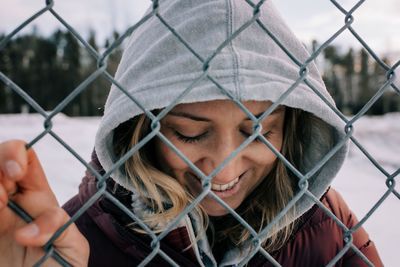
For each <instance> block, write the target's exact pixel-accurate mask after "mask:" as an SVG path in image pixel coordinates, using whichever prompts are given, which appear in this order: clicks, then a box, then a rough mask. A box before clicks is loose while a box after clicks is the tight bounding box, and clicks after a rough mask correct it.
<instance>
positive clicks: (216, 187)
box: [211, 177, 239, 192]
mask: <svg viewBox="0 0 400 267" xmlns="http://www.w3.org/2000/svg"><path fill="white" fill-rule="evenodd" d="M238 182H239V177H237V178H236V179H234V180H232V181H231V182H229V183H227V184H215V183H211V189H212V190H214V191H219V192H223V191H226V190H229V189H232V188H233V187H234V186H235V185H236V184H237V183H238Z"/></svg>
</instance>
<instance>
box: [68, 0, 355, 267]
mask: <svg viewBox="0 0 400 267" xmlns="http://www.w3.org/2000/svg"><path fill="white" fill-rule="evenodd" d="M151 14H153V15H152V16H150V15H151ZM171 28H173V29H174V32H172V31H171ZM228 39H229V41H227V40H228ZM309 57H310V55H309V54H308V53H307V51H306V49H305V47H304V46H303V44H302V43H301V42H300V41H299V40H298V39H297V38H296V37H295V35H294V34H293V33H292V31H291V30H290V29H289V28H288V26H287V25H286V23H285V22H284V21H283V19H282V18H281V17H280V15H279V14H278V12H277V10H276V9H275V7H274V6H273V4H272V1H265V2H264V3H263V4H262V5H261V6H259V7H258V6H256V4H252V3H251V1H234V0H202V1H198V0H185V1H182V0H181V1H179V0H161V1H159V3H158V6H157V7H156V9H155V10H154V11H153V9H150V10H149V11H148V12H147V13H146V15H145V19H144V22H143V24H141V26H140V27H138V28H137V29H136V30H135V31H134V32H133V33H132V35H131V36H130V39H129V42H128V44H127V47H126V48H125V51H124V53H123V56H122V59H121V62H120V64H119V67H118V70H117V72H116V75H115V81H116V82H115V83H114V84H113V85H112V87H111V91H110V94H109V97H108V99H107V102H106V105H105V109H104V116H103V117H102V120H101V123H100V126H99V129H98V132H97V135H96V139H95V151H96V154H97V158H96V161H97V159H98V163H99V166H101V168H102V169H104V171H105V172H108V171H110V170H111V169H112V168H113V164H114V163H115V162H116V161H117V160H118V157H117V156H116V155H114V152H113V151H114V149H113V134H114V130H115V129H116V128H117V127H118V126H119V125H120V124H122V123H123V122H125V121H127V120H129V119H131V118H133V117H135V116H137V115H140V114H142V113H144V112H145V111H146V112H147V111H151V110H154V109H163V108H166V107H169V106H170V105H175V104H177V103H193V102H201V101H209V100H220V99H231V98H235V99H237V100H239V101H247V100H260V101H261V100H262V101H264V100H269V101H272V102H277V101H278V102H279V103H280V104H282V105H285V106H288V107H292V108H298V109H302V110H304V111H307V112H309V113H311V114H313V115H314V116H316V117H318V118H320V119H322V121H323V125H311V128H312V136H311V138H310V139H309V140H307V145H306V147H305V151H304V159H303V165H302V166H300V167H299V171H300V172H301V173H303V174H307V173H308V172H310V171H311V170H313V168H314V167H315V166H317V165H319V166H320V168H319V169H318V170H313V175H307V176H306V178H308V179H307V182H308V184H305V186H306V187H305V188H303V189H307V190H308V191H309V192H310V193H312V194H313V195H314V196H315V197H316V198H317V199H320V198H321V197H322V196H323V194H324V193H325V192H327V189H328V187H329V185H330V183H331V181H332V179H333V178H334V177H335V175H336V173H337V172H338V170H339V169H340V167H341V165H342V164H343V161H344V159H345V155H346V153H347V149H348V143H347V141H346V140H347V139H348V138H346V132H345V123H344V122H343V120H341V118H340V117H339V116H338V115H337V114H336V113H335V112H334V110H335V104H334V102H333V100H332V98H331V96H330V95H329V93H328V92H327V89H326V88H325V85H324V83H323V81H322V79H321V75H320V74H319V72H318V70H317V68H316V66H315V64H314V62H313V61H311V60H309ZM122 89H123V90H122ZM288 92H290V93H289V94H287V93H288ZM126 93H128V94H129V95H130V97H128V96H127V94H126ZM284 94H285V97H282V96H283V95H284ZM176 99H178V100H176ZM321 159H324V160H325V161H326V162H325V163H324V164H320V163H321ZM111 179H112V180H113V182H115V183H116V185H118V186H120V187H121V188H123V189H124V190H126V191H127V192H130V194H131V199H130V200H129V201H128V202H130V203H128V204H127V205H128V208H130V209H132V210H133V212H134V213H135V214H136V215H137V216H138V217H139V218H140V217H141V215H142V214H143V213H144V212H146V211H147V209H148V207H146V206H145V204H144V203H142V202H141V201H140V198H138V197H137V195H138V194H137V193H136V192H135V191H136V189H135V188H134V187H133V186H132V184H131V182H130V180H129V179H128V177H127V175H126V174H125V173H124V171H123V170H122V168H117V169H116V170H115V171H113V172H112V173H111ZM314 204H315V202H313V201H312V200H311V199H310V198H309V197H308V196H306V195H303V196H302V197H301V198H300V199H299V201H298V202H297V203H296V212H297V213H296V218H300V217H301V216H303V215H304V214H305V213H306V212H307V211H309V210H310V209H311V208H312V206H313V205H314ZM67 206H68V205H67ZM89 213H90V212H89ZM95 217H96V218H98V217H99V216H98V214H97V213H96V216H95ZM100 217H101V216H100ZM196 223H197V221H196V215H195V214H189V215H187V216H184V218H183V219H182V220H181V221H180V223H179V225H177V226H176V228H175V229H180V228H181V227H184V228H185V229H186V231H187V232H188V233H189V235H188V236H193V232H195V233H194V234H197V233H196V229H199V225H196ZM100 224H101V223H100ZM78 227H79V224H78ZM192 244H193V253H194V254H196V255H195V256H196V257H197V259H198V261H199V262H200V265H205V266H215V265H217V263H216V261H215V259H214V257H213V255H212V252H211V249H210V244H209V243H208V240H207V239H206V237H202V238H200V239H198V240H197V241H196V240H193V239H192ZM251 249H252V247H251V245H249V246H247V247H246V246H245V247H241V248H234V249H232V250H230V251H227V252H226V253H225V255H224V257H223V259H222V261H221V262H220V263H219V264H220V265H221V266H228V265H234V264H239V263H240V262H241V261H242V260H243V259H245V257H246V256H247V255H248V253H250V251H251ZM200 254H201V255H200Z"/></svg>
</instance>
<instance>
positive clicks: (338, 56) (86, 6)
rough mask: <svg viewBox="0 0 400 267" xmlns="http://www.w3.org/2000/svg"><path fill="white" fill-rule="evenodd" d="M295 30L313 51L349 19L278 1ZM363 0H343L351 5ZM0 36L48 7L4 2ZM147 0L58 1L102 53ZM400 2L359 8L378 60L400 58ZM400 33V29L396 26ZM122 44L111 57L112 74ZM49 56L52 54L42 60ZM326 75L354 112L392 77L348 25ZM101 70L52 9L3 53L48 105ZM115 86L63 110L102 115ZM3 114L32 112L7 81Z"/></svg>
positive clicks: (323, 8) (358, 19) (8, 69)
mask: <svg viewBox="0 0 400 267" xmlns="http://www.w3.org/2000/svg"><path fill="white" fill-rule="evenodd" d="M275 2H276V5H277V7H278V9H279V10H280V11H281V13H282V15H283V17H284V18H285V19H286V20H287V22H288V24H289V25H290V27H291V28H292V29H293V31H294V32H295V33H296V35H297V36H298V37H299V38H300V39H301V40H302V41H303V43H304V45H305V46H306V47H307V49H308V50H309V51H310V52H312V51H313V50H315V49H317V48H318V47H319V46H320V45H321V44H322V43H323V42H325V41H326V40H327V39H329V38H330V37H331V36H332V35H333V34H334V33H335V32H336V31H337V30H339V29H340V28H341V27H342V26H343V25H344V19H345V16H344V15H343V13H341V12H340V10H339V9H338V8H336V7H335V6H334V5H333V4H332V3H331V2H330V1H328V0H326V1H311V0H305V1H292V0H280V1H275ZM357 2H358V1H350V0H347V1H339V3H340V4H341V5H342V6H343V7H344V8H347V9H348V10H349V9H351V8H352V7H353V6H354V5H355V4H356V3H357ZM1 4H2V8H1V10H0V17H1V24H0V39H2V38H3V37H4V35H6V34H8V33H10V32H11V31H12V30H13V29H15V28H16V27H17V26H18V25H19V24H21V23H22V22H23V21H24V20H26V19H27V18H29V17H30V16H31V15H32V14H34V13H35V12H36V11H38V10H40V9H41V8H43V7H44V6H45V3H44V1H38V0H35V1H27V0H13V1H7V0H1ZM150 4H151V2H150V1H149V0H140V1H139V0H136V1H128V0H113V1H111V0H96V1H94V0H86V1H76V0H75V1H74V0H72V1H55V4H54V10H55V11H56V12H57V13H58V14H60V15H61V16H62V18H63V19H65V20H66V21H67V22H68V23H69V24H70V25H71V26H72V27H73V28H74V29H76V30H77V32H78V33H79V34H80V35H82V36H83V37H84V38H86V41H87V42H88V43H89V44H90V45H91V46H92V47H93V48H95V49H96V50H97V51H99V52H103V51H104V50H105V49H106V48H107V47H108V46H109V45H110V43H112V41H113V40H115V39H116V38H118V36H120V35H121V34H123V33H124V30H126V29H127V28H128V26H130V25H133V24H134V23H135V22H137V21H138V20H139V19H140V17H141V16H142V14H143V13H144V12H145V10H146V9H147V8H148V7H149V6H150ZM399 13H400V3H399V2H398V1H395V0H385V1H366V2H364V3H363V4H362V5H361V6H360V7H359V8H358V9H357V10H356V11H355V12H354V14H353V16H354V18H355V19H354V23H353V24H352V27H353V28H354V29H355V30H356V32H357V33H358V34H359V35H360V36H361V37H362V38H363V39H364V40H365V42H366V43H367V44H368V45H369V46H370V47H371V49H372V51H374V52H375V53H376V54H377V55H378V56H379V57H380V59H381V60H382V61H383V62H385V63H386V64H388V65H389V66H392V65H393V64H394V63H395V62H396V61H397V60H399V59H400V45H399V44H400V35H399V34H398V29H399V28H400V17H399V16H398V14H399ZM396 31H397V32H396ZM122 49H123V45H122V46H121V47H119V48H118V49H116V50H115V51H114V52H113V53H112V54H111V56H110V58H109V60H108V70H109V72H110V73H111V74H113V73H114V72H115V70H116V67H117V64H118V62H119V59H120V57H121V51H122ZM43 59H46V60H43ZM317 64H318V66H319V68H320V70H321V72H322V74H323V78H324V80H325V82H326V85H327V87H328V89H329V90H330V92H331V93H332V95H333V97H334V99H335V101H336V104H337V106H338V108H339V109H340V110H341V111H342V112H343V113H345V114H356V113H357V112H358V111H359V110H360V109H361V107H362V106H364V105H365V103H366V102H367V101H368V100H369V99H370V98H371V97H372V96H373V95H374V94H375V93H376V92H377V91H378V89H379V88H380V86H382V84H383V83H384V81H385V80H386V76H385V75H386V73H385V72H386V71H385V70H384V69H383V68H382V67H381V66H380V65H379V64H378V63H377V62H376V61H375V60H373V58H372V57H371V56H370V55H369V54H368V53H367V52H366V50H365V49H364V48H362V46H361V45H360V43H359V42H358V41H357V40H356V38H354V36H353V35H351V33H350V32H349V31H348V30H346V31H344V32H343V33H342V34H341V35H339V37H338V38H336V39H335V40H334V41H333V42H332V43H331V44H330V45H329V46H328V47H327V48H326V49H325V50H324V51H323V52H322V54H321V56H319V57H318V59H317ZM95 69H96V61H95V59H94V58H93V57H91V56H90V54H89V53H88V52H87V50H86V49H85V48H84V47H83V46H82V45H81V44H80V43H79V42H78V40H77V39H76V38H74V37H73V36H72V34H71V33H70V32H69V31H67V29H66V28H65V27H64V26H63V25H61V23H60V22H59V21H58V20H56V19H55V18H54V16H53V15H52V14H50V13H49V12H46V13H44V14H43V15H41V16H40V17H39V18H37V19H36V20H34V21H33V23H31V24H29V25H28V26H27V27H25V28H24V29H23V30H22V31H20V32H19V33H18V34H17V35H16V36H15V37H14V38H13V39H12V40H11V41H10V42H9V43H7V45H6V46H5V47H3V49H1V51H0V71H1V72H3V73H4V74H5V75H7V76H8V77H10V78H11V79H12V80H13V81H15V82H16V83H17V84H18V85H19V86H20V87H22V88H24V90H25V91H26V92H27V93H28V94H29V95H30V96H31V97H32V98H33V99H35V100H36V101H37V102H38V103H39V104H40V105H41V106H42V107H43V108H44V109H45V110H52V109H53V108H54V107H55V106H56V105H57V104H58V103H59V102H60V101H61V100H62V99H63V98H64V97H65V96H67V95H68V94H69V93H70V92H71V91H72V90H73V89H74V88H75V87H76V86H78V85H79V83H80V82H82V81H83V79H85V78H86V77H88V76H89V75H90V74H91V73H92V72H93V71H94V70H95ZM108 88H109V84H108V83H107V81H105V79H102V78H99V79H97V80H96V81H95V82H94V83H92V84H91V85H90V87H89V88H88V90H85V91H84V93H82V94H81V95H79V97H78V98H76V99H75V100H74V101H73V102H72V103H71V104H69V105H68V106H67V107H66V108H65V110H64V111H63V112H64V113H65V114H67V115H69V116H98V115H101V114H102V106H103V103H104V101H105V98H106V96H107V93H108ZM0 89H1V90H0V113H20V112H31V111H32V110H31V108H30V107H29V105H27V104H26V103H25V102H24V101H23V100H22V99H21V98H20V97H19V96H18V95H16V94H15V93H13V92H11V90H10V89H9V88H7V87H6V86H5V84H0ZM395 95H396V93H395V91H394V90H391V89H390V90H386V92H385V93H384V95H383V96H382V97H381V98H380V99H379V101H377V102H376V103H375V104H374V105H373V106H372V107H371V109H370V110H369V111H368V114H370V115H382V114H385V113H387V112H395V111H399V110H400V97H398V96H397V97H395Z"/></svg>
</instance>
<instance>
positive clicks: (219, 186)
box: [190, 173, 243, 192]
mask: <svg viewBox="0 0 400 267" xmlns="http://www.w3.org/2000/svg"><path fill="white" fill-rule="evenodd" d="M190 176H191V177H193V178H195V179H196V180H198V181H199V182H200V183H201V179H200V178H199V177H198V176H196V175H195V174H193V173H190ZM242 176H243V174H242V175H240V176H239V177H236V178H235V179H233V180H232V181H230V182H229V183H226V184H218V183H211V189H212V190H213V191H214V192H225V191H228V190H230V189H232V188H234V187H235V185H237V184H238V183H239V181H240V178H241V177H242Z"/></svg>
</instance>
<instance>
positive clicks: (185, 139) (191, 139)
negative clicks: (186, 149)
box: [174, 131, 208, 143]
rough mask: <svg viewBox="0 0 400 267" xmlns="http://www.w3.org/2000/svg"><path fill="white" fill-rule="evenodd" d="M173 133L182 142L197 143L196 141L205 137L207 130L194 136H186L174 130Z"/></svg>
mask: <svg viewBox="0 0 400 267" xmlns="http://www.w3.org/2000/svg"><path fill="white" fill-rule="evenodd" d="M174 134H175V136H176V137H177V138H178V139H179V140H181V141H182V142H184V143H197V142H199V141H201V140H202V139H204V138H205V137H207V135H208V132H204V133H202V134H199V135H196V136H186V135H183V134H181V133H179V132H178V131H174Z"/></svg>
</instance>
